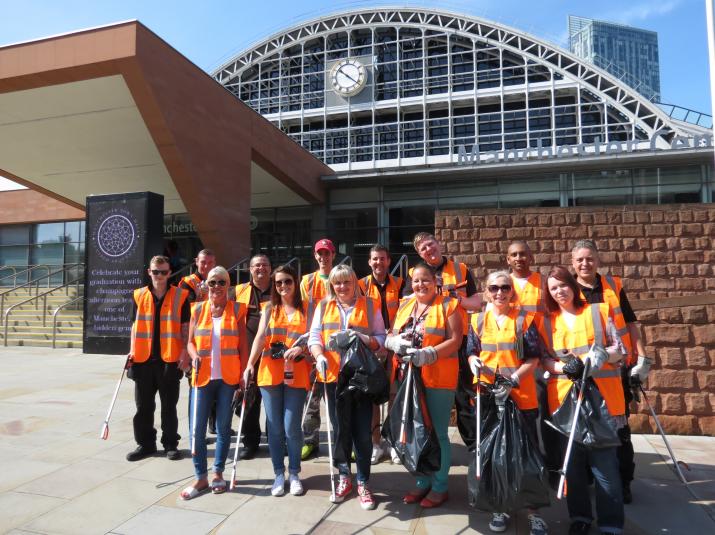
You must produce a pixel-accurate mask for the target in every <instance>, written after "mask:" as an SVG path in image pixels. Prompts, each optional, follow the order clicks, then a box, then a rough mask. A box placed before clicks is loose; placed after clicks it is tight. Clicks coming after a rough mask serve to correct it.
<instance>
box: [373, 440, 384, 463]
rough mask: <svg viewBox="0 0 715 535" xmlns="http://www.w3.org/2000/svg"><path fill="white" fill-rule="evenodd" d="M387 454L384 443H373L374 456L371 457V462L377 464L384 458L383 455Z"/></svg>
mask: <svg viewBox="0 0 715 535" xmlns="http://www.w3.org/2000/svg"><path fill="white" fill-rule="evenodd" d="M384 454H385V451H384V450H383V449H382V444H373V445H372V456H371V457H370V464H377V463H379V462H380V459H382V456H383V455H384Z"/></svg>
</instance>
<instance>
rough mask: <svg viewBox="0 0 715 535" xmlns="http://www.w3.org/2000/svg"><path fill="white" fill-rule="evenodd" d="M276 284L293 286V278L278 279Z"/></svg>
mask: <svg viewBox="0 0 715 535" xmlns="http://www.w3.org/2000/svg"><path fill="white" fill-rule="evenodd" d="M276 286H293V279H276Z"/></svg>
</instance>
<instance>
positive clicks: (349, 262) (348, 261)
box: [336, 256, 353, 267]
mask: <svg viewBox="0 0 715 535" xmlns="http://www.w3.org/2000/svg"><path fill="white" fill-rule="evenodd" d="M340 264H347V265H348V266H350V267H353V259H352V258H351V257H349V256H345V257H343V259H342V260H341V261H340V262H338V263H337V264H336V265H338V266H339V265H340Z"/></svg>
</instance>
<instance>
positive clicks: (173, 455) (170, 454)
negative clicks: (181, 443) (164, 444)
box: [164, 448, 183, 461]
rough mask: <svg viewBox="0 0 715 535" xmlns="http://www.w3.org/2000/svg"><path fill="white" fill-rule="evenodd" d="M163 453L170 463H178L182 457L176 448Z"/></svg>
mask: <svg viewBox="0 0 715 535" xmlns="http://www.w3.org/2000/svg"><path fill="white" fill-rule="evenodd" d="M164 452H165V453H166V458H167V459H169V460H170V461H178V460H180V459H181V458H182V457H183V455H182V454H181V450H178V449H176V448H169V449H166V450H164Z"/></svg>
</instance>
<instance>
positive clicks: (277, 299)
mask: <svg viewBox="0 0 715 535" xmlns="http://www.w3.org/2000/svg"><path fill="white" fill-rule="evenodd" d="M257 256H260V255H257ZM269 262H270V260H269ZM278 273H285V274H286V275H288V276H289V277H290V278H291V279H293V288H295V292H294V293H293V306H294V307H295V308H297V309H300V310H303V297H302V296H301V294H300V287H299V284H300V281H299V280H298V274H297V273H296V271H295V270H294V269H293V268H292V267H290V266H289V265H286V264H284V265H282V266H278V267H277V268H276V269H274V270H273V273H271V305H273V307H274V308H275V307H277V306H279V305H280V304H281V296H280V294H279V293H278V290H276V275H277V274H278ZM308 328H310V326H308Z"/></svg>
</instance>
